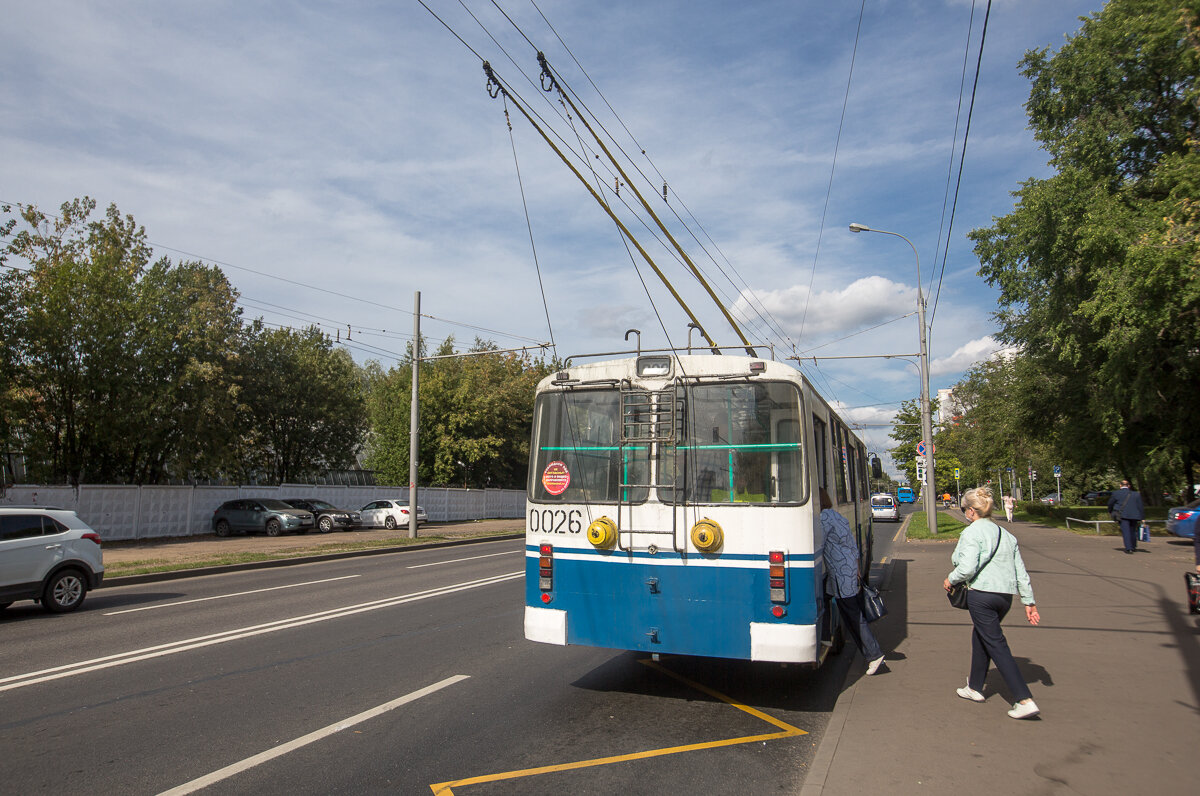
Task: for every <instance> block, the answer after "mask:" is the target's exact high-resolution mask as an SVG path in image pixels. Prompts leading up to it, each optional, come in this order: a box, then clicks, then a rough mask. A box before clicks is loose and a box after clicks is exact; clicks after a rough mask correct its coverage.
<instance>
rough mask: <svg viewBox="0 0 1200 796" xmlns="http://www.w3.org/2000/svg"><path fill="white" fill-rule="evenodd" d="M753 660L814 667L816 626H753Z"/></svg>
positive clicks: (751, 631) (751, 646) (751, 648)
mask: <svg viewBox="0 0 1200 796" xmlns="http://www.w3.org/2000/svg"><path fill="white" fill-rule="evenodd" d="M527 621H528V620H527ZM750 660H752V661H780V662H782V663H812V662H814V661H817V660H819V658H818V657H817V626H816V625H781V624H771V623H767V622H751V623H750Z"/></svg>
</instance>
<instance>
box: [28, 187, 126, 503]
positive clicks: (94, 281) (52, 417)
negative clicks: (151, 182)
mask: <svg viewBox="0 0 1200 796" xmlns="http://www.w3.org/2000/svg"><path fill="white" fill-rule="evenodd" d="M95 205H96V203H95V202H94V201H93V200H91V199H88V198H86V197H85V198H84V199H76V200H74V201H72V202H68V203H65V204H63V205H62V207H61V209H60V213H61V215H60V216H59V217H58V218H56V219H51V218H49V217H48V216H47V215H45V214H44V213H42V212H41V211H39V210H37V209H36V208H34V207H25V208H23V209H22V210H21V214H20V215H21V219H22V220H23V221H24V222H25V224H26V225H27V227H28V228H26V229H22V230H21V231H20V232H18V233H17V234H16V235H15V236H13V237H12V239H11V240H10V242H9V245H8V246H7V251H8V253H9V254H10V255H15V256H17V257H20V258H22V259H24V260H25V261H26V262H28V263H29V264H30V268H29V270H28V271H26V272H24V273H22V274H21V275H20V280H19V282H18V283H17V284H16V285H15V286H14V293H15V298H16V301H15V306H14V307H13V310H14V311H13V315H12V316H11V318H10V319H9V322H11V323H12V326H13V332H14V334H15V336H16V338H17V342H16V358H17V367H16V378H15V385H14V386H15V388H16V390H17V396H16V407H15V408H16V411H17V415H18V416H19V417H21V418H22V419H23V429H22V440H23V442H24V443H25V446H26V448H27V450H29V451H36V452H44V453H45V459H44V460H39V459H38V458H34V459H32V460H31V464H32V465H33V471H34V473H35V474H36V475H41V476H43V477H45V478H46V479H47V480H56V481H61V480H64V479H65V480H67V481H68V482H70V483H73V484H77V483H79V482H80V480H81V478H82V477H83V476H84V475H85V474H86V475H87V476H88V477H89V478H95V479H98V480H109V479H116V478H118V477H119V474H121V465H122V461H121V457H120V455H119V454H118V451H117V449H116V448H114V446H113V445H111V444H109V441H110V440H115V439H123V438H124V437H123V434H124V433H125V432H126V431H127V429H126V428H125V423H126V420H127V415H126V413H125V399H126V398H127V397H128V396H130V395H132V394H134V392H135V390H136V386H137V385H136V382H135V381H134V380H133V377H134V375H135V372H136V366H135V365H133V364H132V363H131V362H130V361H129V360H128V359H127V358H126V357H125V356H124V354H125V353H126V352H127V351H128V348H129V345H130V343H129V340H130V333H131V329H132V308H133V304H134V296H135V290H136V284H137V279H138V277H139V276H140V274H141V273H142V270H143V269H144V268H145V266H146V263H147V262H148V261H149V257H150V249H149V247H148V246H147V244H146V241H145V231H144V230H143V229H141V228H139V227H137V226H136V225H135V224H134V222H133V219H132V217H129V216H126V217H125V218H122V217H121V216H120V214H119V213H118V212H117V209H116V207H115V206H110V207H109V209H108V212H107V214H106V218H105V220H104V221H103V222H97V221H92V222H89V221H88V218H89V216H90V214H91V212H92V210H94V209H95Z"/></svg>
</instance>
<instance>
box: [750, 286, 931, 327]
mask: <svg viewBox="0 0 1200 796" xmlns="http://www.w3.org/2000/svg"><path fill="white" fill-rule="evenodd" d="M916 304H917V291H916V288H912V287H909V286H907V285H904V284H901V283H899V282H893V281H892V280H890V279H888V278H887V277H883V276H868V277H863V278H861V279H856V280H854V281H853V282H851V283H850V284H849V285H847V286H846V287H844V288H841V289H833V290H817V291H810V290H809V288H808V286H807V285H793V286H791V287H787V288H783V289H781V290H770V291H761V290H760V291H755V293H754V297H753V298H748V297H747V296H746V295H745V294H743V295H742V296H741V297H740V298H739V299H738V301H737V304H736V307H737V309H738V311H739V312H743V313H752V312H753V309H754V308H755V307H758V306H760V305H761V306H762V307H764V308H765V309H766V310H767V311H768V312H769V313H770V314H771V315H772V316H773V317H774V318H775V319H776V320H777V321H778V322H779V323H780V325H782V326H783V328H784V329H785V330H786V331H787V332H788V334H789V335H790V336H791V337H792V338H793V339H800V338H801V337H802V336H803V337H804V338H805V339H812V338H814V337H816V338H821V337H828V336H830V335H833V334H837V333H842V332H852V331H857V330H859V329H862V328H864V327H867V326H873V325H876V324H879V323H882V322H884V321H888V320H891V319H893V318H896V317H899V316H902V315H904V314H905V313H906V312H907V311H908V310H909V308H912V307H916ZM802 329H803V335H802V334H801V330H802Z"/></svg>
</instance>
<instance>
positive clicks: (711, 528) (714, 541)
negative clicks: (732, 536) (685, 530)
mask: <svg viewBox="0 0 1200 796" xmlns="http://www.w3.org/2000/svg"><path fill="white" fill-rule="evenodd" d="M724 541H725V534H724V533H722V532H721V526H720V525H718V524H717V523H716V522H715V521H713V520H710V519H708V518H707V517H705V518H704V519H702V520H700V521H699V522H698V523H696V524H695V525H693V526H692V544H694V545H695V546H696V549H697V550H699V551H701V552H704V553H711V552H712V551H713V550H716V549H717V548H719V547H720V546H721V543H722V542H724Z"/></svg>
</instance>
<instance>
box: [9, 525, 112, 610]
mask: <svg viewBox="0 0 1200 796" xmlns="http://www.w3.org/2000/svg"><path fill="white" fill-rule="evenodd" d="M103 578H104V557H103V555H102V554H101V552H100V534H98V533H96V532H95V531H93V530H92V529H91V528H90V527H88V524H87V523H85V522H84V521H83V520H81V519H79V517H78V516H77V515H76V514H75V512H73V511H68V510H67V509H59V508H53V507H50V506H0V610H4V609H5V608H7V607H8V606H10V605H12V604H13V602H14V601H16V600H36V601H38V602H40V603H41V604H42V607H43V608H45V609H46V610H47V611H50V612H52V613H56V614H58V613H65V612H67V611H74V610H75V609H76V608H78V607H79V606H80V604H81V603H82V602H83V598H84V596H85V595H86V594H87V593H88V591H89V590H91V589H95V588H96V587H98V586H99V585H100V581H101V580H102V579H103Z"/></svg>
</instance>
